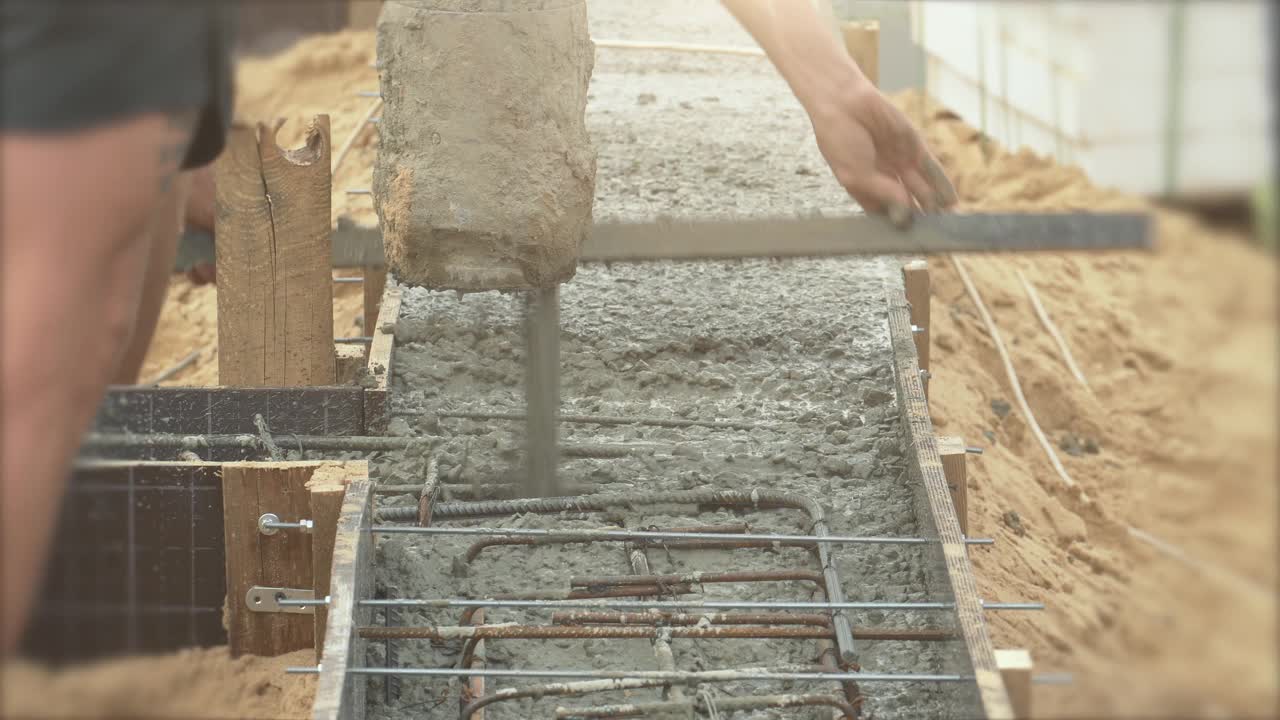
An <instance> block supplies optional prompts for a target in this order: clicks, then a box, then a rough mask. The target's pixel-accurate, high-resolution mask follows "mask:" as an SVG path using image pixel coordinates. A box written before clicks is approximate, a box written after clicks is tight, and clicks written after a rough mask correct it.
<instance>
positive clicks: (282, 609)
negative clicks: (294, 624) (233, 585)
mask: <svg viewBox="0 0 1280 720" xmlns="http://www.w3.org/2000/svg"><path fill="white" fill-rule="evenodd" d="M281 600H310V601H311V602H312V603H313V604H310V605H294V604H292V603H290V604H287V605H281V604H280V601H281ZM320 604H323V601H319V602H317V601H316V591H315V590H311V589H309V588H308V589H306V590H303V589H300V588H275V587H261V586H258V585H254V586H253V587H251V588H249V591H248V592H246V593H245V594H244V605H245V607H247V608H249V611H250V612H263V613H265V612H273V613H297V614H299V615H314V614H315V612H316V608H315V606H316V605H320Z"/></svg>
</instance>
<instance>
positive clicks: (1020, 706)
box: [996, 650, 1032, 720]
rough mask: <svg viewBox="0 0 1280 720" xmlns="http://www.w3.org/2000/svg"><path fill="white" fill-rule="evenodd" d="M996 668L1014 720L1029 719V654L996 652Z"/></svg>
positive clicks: (1026, 652) (1009, 651) (1030, 666)
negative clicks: (1007, 696) (998, 670)
mask: <svg viewBox="0 0 1280 720" xmlns="http://www.w3.org/2000/svg"><path fill="white" fill-rule="evenodd" d="M996 667H997V668H999V669H1000V677H1001V679H1003V680H1004V689H1005V692H1007V693H1009V704H1010V705H1012V706H1013V717H1014V718H1015V719H1016V720H1028V718H1030V717H1031V670H1032V663H1031V653H1030V652H1028V651H1026V650H996Z"/></svg>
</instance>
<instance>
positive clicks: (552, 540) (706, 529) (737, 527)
mask: <svg viewBox="0 0 1280 720" xmlns="http://www.w3.org/2000/svg"><path fill="white" fill-rule="evenodd" d="M654 529H655V530H656V529H657V528H654ZM746 531H747V524H746V523H738V524H734V525H694V526H691V527H676V528H667V529H666V532H690V533H734V534H742V533H745V532H746ZM590 542H598V541H597V540H593V539H590V538H581V537H570V538H565V537H545V538H511V537H497V538H485V539H484V540H477V541H475V542H474V543H472V544H471V546H470V547H468V548H467V553H466V555H465V556H464V557H465V558H466V561H467V562H471V561H473V560H475V559H476V558H477V557H479V555H480V553H481V552H483V551H484V550H485V549H486V548H491V547H502V546H508V545H572V544H576V543H590Z"/></svg>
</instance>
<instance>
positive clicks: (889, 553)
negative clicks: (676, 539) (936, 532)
mask: <svg viewBox="0 0 1280 720" xmlns="http://www.w3.org/2000/svg"><path fill="white" fill-rule="evenodd" d="M897 273H898V264H897V263H896V262H894V261H892V260H891V259H888V258H883V259H881V258H877V259H866V260H858V261H847V260H845V261H836V260H803V261H787V262H767V261H750V262H740V263H699V264H679V265H677V264H655V265H646V266H615V267H613V268H606V267H603V266H595V265H593V266H585V267H583V268H580V270H579V273H578V276H577V278H575V280H574V281H573V282H572V283H569V284H566V285H565V286H564V287H563V288H562V293H561V296H562V299H561V303H562V306H561V323H562V341H561V343H562V357H561V368H562V372H561V383H562V414H563V415H566V416H569V415H575V416H576V415H582V416H598V415H604V416H621V417H641V416H658V417H665V418H680V419H685V420H694V421H726V420H730V421H733V425H734V427H725V426H723V425H721V426H712V427H707V426H703V425H696V426H691V427H662V426H657V427H655V426H649V425H595V424H588V423H582V422H575V423H565V424H564V425H563V426H562V427H561V430H560V432H561V437H562V440H563V442H565V443H570V444H610V445H624V446H625V445H637V446H640V447H642V448H645V449H644V450H643V451H641V452H637V453H635V454H632V455H628V456H624V457H618V458H608V459H598V458H578V457H574V458H563V459H562V460H561V464H560V481H561V483H562V484H564V485H565V486H566V487H568V488H569V491H568V492H570V493H582V494H590V495H591V496H592V497H609V496H614V495H620V494H634V493H647V494H651V495H656V496H658V497H662V496H664V495H667V496H672V497H674V494H675V493H679V492H685V491H704V490H734V491H739V492H750V491H753V490H754V491H769V492H777V493H791V494H796V495H800V496H803V497H807V498H810V499H813V500H816V501H817V502H818V503H819V504H820V505H821V506H822V508H823V510H824V512H825V514H826V519H827V523H828V525H829V530H830V532H831V533H832V534H836V535H864V536H867V535H869V536H890V537H916V536H918V535H919V534H920V533H921V528H920V526H919V525H918V524H917V522H916V516H915V510H914V509H913V508H914V498H915V495H914V493H913V490H912V488H911V487H910V485H909V483H910V480H909V475H908V472H907V469H906V467H905V463H906V460H905V455H904V452H903V448H902V431H901V425H900V419H899V411H898V408H897V401H896V399H895V393H894V384H893V377H892V371H891V369H890V366H891V360H892V351H891V348H890V344H889V338H888V329H887V324H886V319H885V303H884V300H883V297H884V292H885V285H886V282H892V279H893V278H895V277H897ZM522 311H523V302H522V299H521V298H519V297H517V296H509V295H501V294H497V293H485V294H471V295H464V296H458V295H456V294H454V293H432V292H428V291H425V290H420V289H416V288H409V289H406V291H405V296H404V301H403V304H402V307H401V315H400V320H399V322H398V324H397V331H396V334H397V340H396V342H397V349H396V353H397V354H396V374H395V378H394V382H395V387H394V388H393V391H394V393H395V397H396V407H395V412H396V415H395V417H394V418H393V420H392V422H391V427H390V432H391V434H393V435H407V436H418V437H424V436H425V437H429V438H431V439H432V444H433V445H434V449H429V447H428V445H427V444H425V443H424V444H422V445H416V446H413V447H411V448H410V449H409V450H407V451H405V452H403V453H387V454H384V455H381V456H377V457H375V458H374V472H375V475H376V476H378V477H379V478H380V482H382V483H384V484H394V485H409V484H420V483H422V481H423V479H424V477H425V474H426V465H427V462H428V459H429V458H434V461H435V463H436V469H437V471H438V473H439V477H440V481H441V487H442V488H443V490H442V493H441V496H440V497H439V498H438V504H439V503H451V502H459V501H470V500H477V499H486V498H493V497H504V496H508V495H509V494H510V493H509V489H510V487H511V483H512V482H513V481H515V480H516V479H517V478H518V477H519V476H520V474H521V473H522V472H523V467H524V466H523V457H522V453H523V446H524V445H523V437H522V434H523V423H521V422H519V421H518V420H514V419H512V416H511V414H514V417H518V414H519V413H520V412H521V411H522V409H523V402H524V389H523V382H524V358H523V353H524V347H523V335H522V330H523V328H522V320H521V318H522ZM468 413H482V414H483V413H493V414H499V415H501V414H503V413H506V414H508V416H507V417H504V418H499V419H476V418H470V417H450V416H451V415H454V414H468ZM708 424H710V423H708ZM654 448H656V450H654ZM417 502H418V498H417V497H416V496H415V495H412V494H403V495H383V496H381V497H380V502H379V505H380V507H383V508H388V507H396V506H406V507H416V505H417ZM434 524H437V525H446V526H448V527H467V526H473V527H475V526H484V527H520V528H546V529H555V530H564V529H586V528H625V529H633V530H636V529H645V528H655V527H656V528H688V527H699V528H719V529H729V530H731V531H732V529H734V528H739V529H746V530H749V531H750V532H752V533H787V534H804V533H808V532H810V531H811V530H812V527H811V526H810V521H809V517H808V516H807V515H806V514H805V513H803V512H797V511H796V510H793V509H784V508H771V507H730V508H719V507H709V506H705V505H704V506H700V507H695V506H689V505H680V504H676V503H671V504H666V505H664V504H662V503H658V504H653V505H644V506H639V505H637V506H631V507H621V508H618V509H616V510H611V511H609V512H606V513H592V514H584V513H576V512H568V513H554V514H535V513H526V514H523V515H510V516H497V517H483V518H469V519H466V518H464V519H458V518H452V517H446V518H436V519H435V521H434ZM477 539H478V538H476V537H470V536H464V537H459V536H422V535H391V536H384V537H382V538H381V540H380V542H379V544H378V549H377V556H376V562H375V564H376V568H377V570H376V586H377V592H378V594H379V595H380V596H382V597H388V598H428V597H430V598H442V597H471V598H483V597H491V596H494V595H512V596H521V595H525V594H528V593H543V594H544V596H545V595H546V594H548V593H567V592H571V591H573V590H574V589H577V590H579V591H580V592H582V591H589V590H591V583H590V582H576V583H575V582H573V581H575V580H583V579H584V578H588V579H589V578H590V577H592V576H611V577H615V579H616V576H624V575H628V574H635V573H636V568H635V567H634V565H633V563H632V562H631V553H630V552H629V550H630V549H631V548H629V547H628V546H627V545H626V544H625V543H621V542H597V543H590V544H585V543H574V544H566V543H554V544H537V545H528V544H509V543H506V544H503V543H498V544H488V545H487V546H481V547H479V548H478V549H476V548H473V547H472V546H473V544H474V543H475V542H476V540H477ZM678 545H679V543H672V544H669V545H667V546H656V545H655V546H650V547H647V548H645V555H646V562H647V564H648V569H649V573H650V574H652V575H679V574H689V573H698V572H701V573H757V572H759V573H780V574H781V575H780V576H779V575H775V576H774V577H777V578H779V579H776V580H770V581H762V582H705V581H703V580H702V579H701V578H695V579H694V580H695V581H694V582H690V583H684V584H683V586H682V583H680V582H676V581H677V580H679V579H678V578H667V582H668V584H667V585H664V586H662V587H658V588H656V589H655V590H654V592H656V593H661V594H662V596H661V597H659V596H656V595H649V596H646V597H648V598H650V599H668V600H669V599H686V598H690V597H695V598H705V599H708V600H749V601H813V600H815V599H816V600H822V599H823V598H822V595H821V594H820V593H821V588H820V587H819V583H818V582H816V581H815V580H814V578H813V577H811V576H818V577H820V571H821V568H820V567H819V565H818V563H817V562H816V561H815V559H814V557H813V553H811V552H810V551H809V550H808V549H806V548H803V547H787V546H776V545H775V546H766V547H743V548H724V547H710V548H684V547H678ZM469 550H470V552H468V551H469ZM925 552H927V550H926V549H924V548H921V547H919V546H877V545H847V546H840V547H838V548H834V549H833V550H832V552H831V554H832V557H833V564H834V568H835V570H836V573H837V574H838V575H839V578H840V586H841V590H842V592H843V594H844V596H845V598H846V599H847V600H849V601H857V602H861V601H873V602H923V601H929V600H939V599H942V600H945V599H946V598H937V597H931V595H930V593H929V592H928V589H927V578H926V576H925V565H926V559H925V556H924V553H925ZM788 571H798V572H788ZM595 589H596V590H599V589H600V588H599V587H596V588H595ZM672 593H675V594H672ZM680 593H685V594H680ZM848 617H849V621H850V623H851V624H852V625H853V627H854V628H855V632H857V631H860V630H861V631H865V630H867V629H881V630H883V629H892V630H895V631H896V630H924V629H937V628H940V627H942V628H946V627H948V625H947V623H948V621H949V618H948V616H947V614H946V613H943V612H923V611H916V610H853V611H850V612H849V613H848ZM553 619H554V618H553V616H552V613H551V611H550V610H543V609H537V610H527V609H523V608H520V609H509V608H488V609H486V613H485V615H484V616H483V621H484V622H485V623H487V624H501V623H516V624H519V625H547V624H551V622H552V621H553ZM375 620H376V623H377V624H379V625H388V626H392V627H403V626H413V627H422V626H432V627H434V626H457V625H461V624H463V622H462V620H463V618H462V616H461V611H459V610H419V609H407V608H397V609H395V610H393V611H390V613H389V614H388V613H387V612H384V611H381V610H380V611H378V613H376V614H375ZM691 622H695V623H696V621H691ZM704 624H705V623H704ZM676 635H677V636H676V637H674V638H672V639H671V640H670V649H671V652H672V660H673V662H674V666H675V668H677V669H680V670H693V671H696V670H720V669H730V668H743V667H777V666H780V665H787V666H810V667H812V666H815V665H816V662H817V660H818V659H819V656H820V651H821V647H820V645H819V644H818V642H817V641H815V640H814V639H813V638H811V637H808V638H789V637H786V638H750V639H742V638H715V637H712V638H706V637H697V638H688V637H680V636H679V633H678V632H677V633H676ZM465 646H466V643H465V641H464V640H462V639H436V640H429V639H394V640H381V639H379V640H371V642H370V654H369V657H368V663H369V664H370V665H373V666H398V667H458V666H459V663H460V662H461V660H462V655H463V653H464V649H465ZM484 649H485V658H486V661H487V663H488V666H489V667H504V668H513V667H518V668H528V669H539V670H543V669H545V670H553V669H566V668H568V669H587V668H596V669H611V670H657V669H660V667H659V666H658V665H657V664H656V662H657V661H656V659H655V650H654V642H653V641H652V639H651V638H648V637H630V638H573V637H556V638H549V639H523V638H519V639H491V640H487V641H486V643H485V647H484ZM855 650H856V653H855V654H856V661H857V663H858V665H859V666H860V668H861V670H862V671H863V672H867V673H939V672H944V671H946V670H948V669H950V668H951V665H950V664H949V663H948V658H949V657H950V655H949V654H951V653H954V652H955V644H954V643H928V642H918V641H911V640H896V639H885V640H880V639H874V640H862V639H859V640H857V641H855ZM529 684H530V683H529V682H527V681H523V680H521V681H515V680H506V679H502V680H489V681H488V685H487V692H492V691H494V690H496V689H498V688H501V687H526V686H528V685H529ZM840 690H841V689H840V687H839V686H838V685H836V684H834V683H831V682H826V683H806V682H794V683H759V682H748V681H741V682H727V683H716V684H714V685H706V686H701V687H699V688H691V689H688V690H687V691H686V693H685V695H686V696H687V697H689V698H692V697H694V695H695V693H696V692H701V693H709V694H711V696H712V698H716V697H719V698H724V699H726V700H728V699H729V698H742V697H745V696H751V695H759V694H762V693H771V694H778V693H788V694H802V695H825V696H838V695H840ZM462 692H463V684H462V683H461V682H460V681H458V680H456V679H424V678H405V677H401V678H396V679H394V680H386V679H384V678H379V677H373V678H370V685H369V695H368V697H369V707H368V710H369V714H370V716H371V717H375V718H388V719H393V718H408V717H430V718H434V717H439V718H452V717H458V713H459V708H460V707H461V706H462V705H464V704H465V703H463V702H462V698H461V694H462ZM861 692H862V694H863V695H864V696H865V702H864V706H863V708H862V713H863V716H864V717H877V718H894V717H920V716H922V715H924V716H930V715H937V714H939V709H940V708H941V707H943V705H944V704H945V703H947V702H948V699H947V697H946V695H947V693H949V692H951V690H949V689H948V688H947V687H945V686H943V685H935V684H874V685H870V684H868V685H864V686H861ZM665 694H666V695H668V696H669V695H670V693H669V692H668V693H665ZM663 700H664V691H663V690H662V689H661V688H637V689H634V690H630V691H628V692H626V693H622V692H604V693H594V694H592V695H590V696H586V697H584V698H541V699H538V698H521V699H515V700H510V701H507V702H498V703H494V704H492V705H490V706H488V707H486V708H485V713H486V714H485V717H488V718H491V719H493V720H502V719H503V718H521V717H551V716H553V715H552V713H553V711H554V709H555V708H557V707H560V706H564V707H583V706H596V705H608V704H611V703H621V702H661V701H663ZM712 702H714V699H713V700H712ZM831 712H832V710H831V709H830V708H828V707H790V708H782V709H774V710H768V709H756V710H751V711H749V712H746V713H739V716H745V717H761V718H766V717H770V718H771V717H777V718H783V717H786V718H798V717H831Z"/></svg>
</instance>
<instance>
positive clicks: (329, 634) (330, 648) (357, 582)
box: [312, 479, 374, 720]
mask: <svg viewBox="0 0 1280 720" xmlns="http://www.w3.org/2000/svg"><path fill="white" fill-rule="evenodd" d="M372 525H373V485H372V484H371V483H370V482H369V481H368V480H367V479H365V480H355V481H353V482H351V483H350V484H349V485H348V486H347V492H346V496H345V497H344V498H343V502H342V512H341V514H340V515H339V518H338V528H337V533H336V534H335V535H334V545H333V565H332V567H331V570H330V577H329V588H330V589H329V617H328V624H327V625H326V627H325V633H324V646H323V648H322V651H321V656H320V678H319V683H318V684H317V686H316V697H315V702H314V703H313V705H312V717H313V718H315V720H361V719H362V718H363V717H364V709H365V687H366V685H367V678H366V677H365V676H364V675H351V674H349V673H347V668H349V667H351V666H352V665H353V664H356V665H358V664H361V663H362V662H363V660H364V656H365V641H364V640H362V639H361V638H360V636H359V632H358V628H360V627H361V626H363V625H369V624H370V620H371V619H370V610H369V609H368V608H366V607H362V606H361V605H360V601H361V600H363V599H365V598H370V597H372V596H373V552H374V546H373V534H372V533H371V532H370V529H371V527H372Z"/></svg>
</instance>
